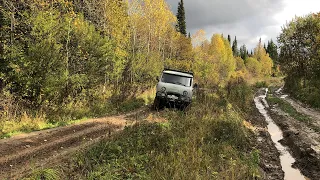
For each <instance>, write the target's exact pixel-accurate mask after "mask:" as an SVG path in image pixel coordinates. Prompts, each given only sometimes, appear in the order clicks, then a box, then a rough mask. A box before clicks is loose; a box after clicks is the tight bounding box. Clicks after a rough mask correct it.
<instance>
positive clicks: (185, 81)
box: [161, 73, 192, 87]
mask: <svg viewBox="0 0 320 180" xmlns="http://www.w3.org/2000/svg"><path fill="white" fill-rule="evenodd" d="M161 82H164V83H171V84H178V85H182V86H187V87H190V86H191V83H192V78H191V77H185V76H178V75H175V74H169V73H163V74H162V78H161Z"/></svg>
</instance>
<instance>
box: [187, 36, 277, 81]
mask: <svg viewBox="0 0 320 180" xmlns="http://www.w3.org/2000/svg"><path fill="white" fill-rule="evenodd" d="M205 37H206V35H205V32H204V31H203V30H199V31H198V32H197V33H196V34H195V35H194V36H193V44H194V45H195V48H194V52H195V65H194V70H195V71H196V76H197V77H198V80H199V81H200V83H201V84H204V85H205V86H207V87H226V86H227V85H230V83H231V84H232V83H237V82H242V81H245V80H248V79H252V78H264V77H268V76H271V75H272V74H273V73H274V72H275V70H274V69H273V67H274V63H273V60H272V59H271V58H270V56H269V54H268V53H267V51H266V49H265V48H264V47H263V45H262V43H261V40H260V41H259V43H258V44H257V46H256V47H255V49H254V51H253V52H252V53H250V54H249V53H248V50H247V49H246V46H245V45H243V46H241V48H240V50H239V49H238V45H237V40H236V38H235V40H234V41H233V43H232V46H231V44H230V43H231V38H230V36H228V39H226V38H224V37H223V35H220V34H215V35H213V36H212V38H211V41H208V40H206V38H205Z"/></svg>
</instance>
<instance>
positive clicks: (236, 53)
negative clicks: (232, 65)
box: [232, 36, 239, 57]
mask: <svg viewBox="0 0 320 180" xmlns="http://www.w3.org/2000/svg"><path fill="white" fill-rule="evenodd" d="M232 52H233V56H234V57H237V56H239V50H238V41H237V36H235V37H234V41H233V44H232Z"/></svg>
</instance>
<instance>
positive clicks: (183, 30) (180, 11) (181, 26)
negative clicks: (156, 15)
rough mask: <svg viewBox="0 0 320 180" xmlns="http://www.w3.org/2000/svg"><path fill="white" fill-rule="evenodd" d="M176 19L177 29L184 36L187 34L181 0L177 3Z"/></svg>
mask: <svg viewBox="0 0 320 180" xmlns="http://www.w3.org/2000/svg"><path fill="white" fill-rule="evenodd" d="M177 19H178V24H177V31H178V32H180V33H181V34H183V35H184V36H187V30H186V29H187V27H186V15H185V11H184V3H183V0H181V1H180V2H179V4H178V13H177Z"/></svg>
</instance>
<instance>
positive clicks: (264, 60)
mask: <svg viewBox="0 0 320 180" xmlns="http://www.w3.org/2000/svg"><path fill="white" fill-rule="evenodd" d="M253 57H254V58H255V59H257V60H258V61H259V62H260V63H261V67H262V69H261V73H262V75H264V76H270V75H271V74H272V67H273V61H272V59H271V58H270V57H269V54H267V52H266V50H265V49H264V47H263V46H262V44H261V39H260V40H259V43H258V45H257V46H256V48H255V49H254V55H253Z"/></svg>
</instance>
